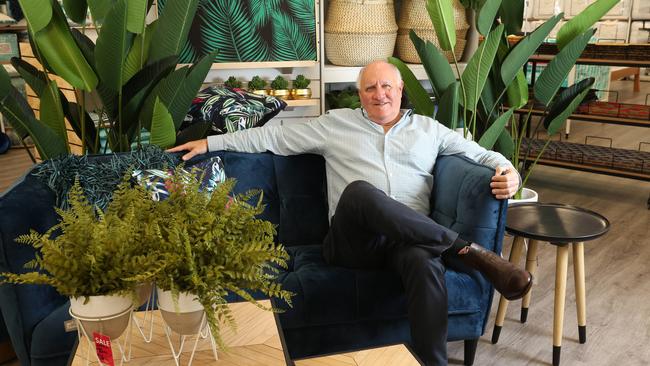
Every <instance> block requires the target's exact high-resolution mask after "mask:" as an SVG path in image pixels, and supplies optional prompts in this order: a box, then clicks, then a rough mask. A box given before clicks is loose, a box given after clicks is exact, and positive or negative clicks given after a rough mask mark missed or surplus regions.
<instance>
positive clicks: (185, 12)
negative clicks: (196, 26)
mask: <svg viewBox="0 0 650 366" xmlns="http://www.w3.org/2000/svg"><path fill="white" fill-rule="evenodd" d="M198 3H199V2H198V0H185V1H168V2H166V3H165V10H164V11H163V12H162V14H160V16H159V17H158V26H157V27H156V31H155V33H154V36H153V39H155V40H156V42H153V43H152V44H151V49H150V50H149V61H148V63H153V62H155V61H158V60H160V59H163V58H165V57H169V56H177V55H178V54H179V53H180V52H181V50H182V49H183V44H184V43H185V40H186V39H187V35H188V33H189V32H190V28H191V26H192V20H193V19H194V13H195V12H196V8H197V7H198Z"/></svg>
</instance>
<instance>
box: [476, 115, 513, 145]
mask: <svg viewBox="0 0 650 366" xmlns="http://www.w3.org/2000/svg"><path fill="white" fill-rule="evenodd" d="M514 111H515V108H514V107H513V108H510V109H508V111H507V112H506V113H504V114H502V115H501V116H499V118H497V120H496V121H494V123H492V125H490V127H489V128H488V129H487V130H485V132H484V133H483V136H481V139H480V140H479V141H478V144H479V145H481V146H482V147H484V148H486V149H488V150H491V149H492V147H493V146H494V144H495V143H496V142H497V140H498V139H499V136H501V134H502V132H503V130H504V129H505V127H506V123H507V122H508V120H510V117H512V113H513V112H514Z"/></svg>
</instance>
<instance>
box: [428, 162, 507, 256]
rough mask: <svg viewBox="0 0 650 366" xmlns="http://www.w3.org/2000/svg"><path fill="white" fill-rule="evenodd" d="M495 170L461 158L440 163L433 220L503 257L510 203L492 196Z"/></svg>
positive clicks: (432, 200)
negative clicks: (503, 242) (506, 220)
mask: <svg viewBox="0 0 650 366" xmlns="http://www.w3.org/2000/svg"><path fill="white" fill-rule="evenodd" d="M493 175H494V169H492V168H488V167H486V166H483V165H481V164H478V163H476V162H474V161H472V160H470V159H467V158H465V157H463V156H460V155H451V156H442V157H440V158H439V159H438V160H437V161H436V165H435V171H434V182H433V192H432V194H431V218H432V219H434V220H435V221H436V222H438V223H439V224H442V225H444V226H446V227H449V228H451V229H452V230H454V231H456V232H457V233H459V234H460V236H461V238H463V239H465V240H468V241H472V242H475V243H479V244H481V245H483V246H484V247H486V248H488V249H490V250H492V251H494V252H497V253H500V252H501V245H502V241H503V233H504V229H505V217H506V208H507V200H498V199H496V198H495V197H494V195H493V194H492V192H491V188H490V182H491V179H492V176H493Z"/></svg>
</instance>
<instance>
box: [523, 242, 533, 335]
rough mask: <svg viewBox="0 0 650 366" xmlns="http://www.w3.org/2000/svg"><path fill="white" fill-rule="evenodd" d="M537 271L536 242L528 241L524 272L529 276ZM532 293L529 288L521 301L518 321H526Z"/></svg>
mask: <svg viewBox="0 0 650 366" xmlns="http://www.w3.org/2000/svg"><path fill="white" fill-rule="evenodd" d="M536 269H537V240H533V239H531V240H529V242H528V253H527V254H526V270H527V271H528V272H530V274H531V275H533V276H534V275H535V271H536ZM532 292H533V289H532V288H531V289H530V291H528V293H527V294H526V295H525V296H524V298H523V299H522V300H521V318H520V321H521V322H522V323H525V322H526V320H527V319H528V307H529V305H530V297H531V296H530V294H531V293H532Z"/></svg>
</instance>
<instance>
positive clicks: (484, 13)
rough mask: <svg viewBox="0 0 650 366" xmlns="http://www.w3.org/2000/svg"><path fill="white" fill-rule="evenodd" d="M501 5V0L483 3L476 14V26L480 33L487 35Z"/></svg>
mask: <svg viewBox="0 0 650 366" xmlns="http://www.w3.org/2000/svg"><path fill="white" fill-rule="evenodd" d="M522 3H523V2H522ZM500 6H501V0H491V1H485V2H484V3H483V4H481V7H480V8H479V9H478V14H477V15H476V27H477V28H478V31H479V33H481V34H482V35H484V36H485V35H487V34H488V33H489V32H490V29H491V28H492V24H494V17H495V16H496V15H497V11H499V7H500Z"/></svg>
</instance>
